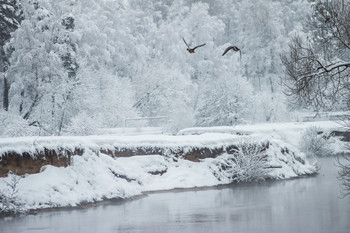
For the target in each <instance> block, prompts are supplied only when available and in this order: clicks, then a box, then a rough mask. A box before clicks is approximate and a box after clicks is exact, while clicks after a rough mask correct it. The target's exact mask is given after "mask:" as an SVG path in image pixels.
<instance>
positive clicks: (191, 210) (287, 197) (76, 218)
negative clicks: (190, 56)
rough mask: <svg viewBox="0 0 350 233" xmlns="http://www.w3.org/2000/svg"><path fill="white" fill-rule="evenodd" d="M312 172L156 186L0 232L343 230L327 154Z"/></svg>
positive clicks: (0, 223)
mask: <svg viewBox="0 0 350 233" xmlns="http://www.w3.org/2000/svg"><path fill="white" fill-rule="evenodd" d="M321 165H322V169H321V171H320V174H319V175H318V176H312V177H308V178H299V179H292V180H284V181H277V182H264V183H261V184H244V185H231V186H227V187H224V188H216V189H215V188H213V189H205V190H191V191H182V192H175V191H173V192H160V193H152V194H148V195H147V196H146V197H143V198H138V199H135V200H132V201H130V200H129V201H109V202H104V203H101V204H99V205H97V206H94V207H86V208H78V209H69V210H55V211H50V212H39V213H38V214H36V215H27V216H22V217H16V218H8V219H1V220H0V232H1V233H34V232H45V233H50V232H54V233H69V232H74V233H79V232H81V233H94V232H101V233H109V232H149V233H157V232H160V233H164V232H174V233H175V232H176V233H179V232H180V233H184V232H201V233H205V232H242V233H243V232H244V233H249V232H259V233H264V232H268V233H274V232H291V233H302V232H308V233H310V232H315V233H322V232H324V233H341V232H343V233H349V232H350V198H344V199H341V198H339V182H338V180H337V179H336V175H337V169H338V168H337V167H335V165H334V159H333V158H325V159H322V160H321Z"/></svg>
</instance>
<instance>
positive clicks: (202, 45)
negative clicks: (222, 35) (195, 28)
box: [193, 44, 206, 50]
mask: <svg viewBox="0 0 350 233" xmlns="http://www.w3.org/2000/svg"><path fill="white" fill-rule="evenodd" d="M204 45H206V44H201V45H197V46H196V47H194V48H193V50H195V49H196V48H199V47H202V46H204Z"/></svg>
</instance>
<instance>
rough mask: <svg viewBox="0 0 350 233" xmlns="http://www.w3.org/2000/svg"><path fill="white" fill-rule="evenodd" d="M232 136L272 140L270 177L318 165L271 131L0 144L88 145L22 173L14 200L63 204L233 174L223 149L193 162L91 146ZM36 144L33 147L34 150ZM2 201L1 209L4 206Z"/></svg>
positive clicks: (176, 143) (204, 142)
mask: <svg viewBox="0 0 350 233" xmlns="http://www.w3.org/2000/svg"><path fill="white" fill-rule="evenodd" d="M233 141H240V142H247V141H248V142H253V143H257V144H259V143H262V142H267V141H268V142H269V147H268V149H267V150H266V151H265V153H266V155H267V156H268V164H269V165H271V166H275V167H276V166H277V167H280V168H273V169H269V170H268V172H267V176H266V178H271V179H283V178H290V177H297V176H299V175H305V174H313V173H315V172H316V168H315V167H314V166H313V165H312V164H310V163H309V162H308V161H307V160H306V158H305V155H304V154H303V153H300V152H299V151H298V150H297V149H296V148H295V147H293V146H292V145H290V144H288V143H285V142H283V141H281V140H278V139H274V138H271V137H268V136H261V135H260V136H243V137H242V136H237V135H232V134H222V133H206V134H202V135H185V136H166V135H139V136H111V135H109V136H88V137H42V138H32V137H30V138H16V139H13V138H12V139H4V140H1V142H0V150H1V151H5V150H8V149H9V148H11V149H13V150H16V151H25V150H27V149H28V148H29V149H33V148H34V149H35V148H36V147H37V146H38V145H41V146H45V147H51V148H54V147H57V146H65V147H72V148H73V147H75V146H77V145H79V146H80V147H85V148H86V149H85V152H84V154H83V155H82V156H72V163H71V166H68V167H54V166H50V165H47V166H44V167H43V168H42V169H41V172H40V173H37V174H32V175H26V176H23V177H22V178H21V179H20V180H19V183H18V185H17V187H16V189H17V191H18V193H17V194H16V195H15V197H16V198H15V202H16V203H22V205H21V208H23V209H24V210H28V209H40V208H50V207H61V206H76V205H79V204H83V203H89V202H95V201H100V200H103V199H109V198H128V197H132V196H135V195H140V194H142V193H144V192H146V191H154V190H167V189H174V188H191V187H203V186H214V185H219V184H228V183H231V182H232V181H233V179H232V177H230V174H228V173H227V172H226V171H225V170H223V169H221V165H222V161H224V160H225V159H226V160H225V161H227V158H230V157H231V158H232V156H233V155H229V154H222V155H220V156H218V157H216V158H207V159H203V160H201V161H200V162H191V161H188V160H183V159H175V158H174V157H172V155H171V154H169V155H168V156H161V155H149V156H134V157H128V158H112V157H110V156H108V155H106V154H103V153H100V152H98V154H96V151H93V149H94V148H96V149H97V148H100V147H111V146H121V145H122V146H129V147H136V146H137V147H139V146H150V145H153V146H154V145H157V146H164V147H172V148H176V147H179V148H180V147H181V148H183V147H204V146H206V147H208V148H214V147H216V146H218V145H221V146H222V145H229V144H232V142H233ZM34 149H33V150H34ZM11 177H12V175H10V176H9V177H6V178H0V190H1V192H2V193H3V195H5V196H6V195H10V193H11V188H10V187H9V185H8V183H11ZM1 205H3V203H2V204H0V209H1V208H4V206H1Z"/></svg>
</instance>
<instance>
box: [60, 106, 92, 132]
mask: <svg viewBox="0 0 350 233" xmlns="http://www.w3.org/2000/svg"><path fill="white" fill-rule="evenodd" d="M96 130H97V123H96V121H95V120H94V119H93V118H92V117H91V116H89V115H88V114H87V113H85V112H81V113H79V114H78V115H76V116H75V117H73V118H72V119H71V121H70V124H68V125H67V126H66V127H65V128H64V129H63V134H65V135H80V136H84V135H91V134H94V133H95V132H96Z"/></svg>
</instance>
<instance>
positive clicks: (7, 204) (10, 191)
mask: <svg viewBox="0 0 350 233" xmlns="http://www.w3.org/2000/svg"><path fill="white" fill-rule="evenodd" d="M20 179H21V177H20V176H17V175H15V174H13V173H9V176H8V181H7V180H4V184H3V185H2V186H3V187H2V186H1V185H0V187H1V189H0V214H5V215H6V214H18V213H23V212H25V208H24V204H23V203H22V202H21V201H20V200H19V199H18V197H17V194H18V187H17V185H18V183H19V181H20Z"/></svg>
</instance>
